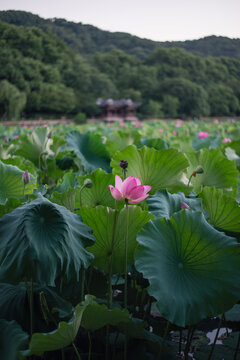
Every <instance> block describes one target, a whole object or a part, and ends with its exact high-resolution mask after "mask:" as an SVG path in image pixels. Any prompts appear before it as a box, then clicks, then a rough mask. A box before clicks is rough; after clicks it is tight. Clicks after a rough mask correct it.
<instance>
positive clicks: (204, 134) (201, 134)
mask: <svg viewBox="0 0 240 360" xmlns="http://www.w3.org/2000/svg"><path fill="white" fill-rule="evenodd" d="M208 136H210V134H209V133H208V132H204V131H199V133H198V138H199V139H205V138H206V137H208Z"/></svg>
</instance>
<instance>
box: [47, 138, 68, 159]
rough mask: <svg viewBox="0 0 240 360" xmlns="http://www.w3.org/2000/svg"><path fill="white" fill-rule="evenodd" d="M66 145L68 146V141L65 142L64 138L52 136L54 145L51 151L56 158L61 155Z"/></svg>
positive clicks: (51, 146)
mask: <svg viewBox="0 0 240 360" xmlns="http://www.w3.org/2000/svg"><path fill="white" fill-rule="evenodd" d="M65 144H66V140H64V139H63V138H62V137H60V136H57V135H53V136H52V144H51V145H50V149H51V150H52V152H53V153H54V156H55V157H56V156H57V155H58V154H59V152H60V151H61V149H62V147H63V145H65Z"/></svg>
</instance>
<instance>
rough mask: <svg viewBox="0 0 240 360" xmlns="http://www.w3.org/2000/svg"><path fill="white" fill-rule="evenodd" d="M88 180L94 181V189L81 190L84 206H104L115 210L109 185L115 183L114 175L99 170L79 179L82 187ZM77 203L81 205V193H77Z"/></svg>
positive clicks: (85, 188)
mask: <svg viewBox="0 0 240 360" xmlns="http://www.w3.org/2000/svg"><path fill="white" fill-rule="evenodd" d="M86 179H90V180H91V181H92V187H91V188H90V189H89V188H87V187H84V188H83V189H82V190H81V202H82V205H84V206H88V207H96V206H98V205H103V206H109V207H112V208H114V207H115V200H114V199H113V197H112V195H111V192H110V190H109V189H108V185H112V184H114V182H115V179H114V176H113V174H107V173H106V172H105V171H104V170H102V169H97V170H95V171H93V172H92V173H91V174H88V175H85V176H81V177H79V183H80V185H81V187H82V186H83V184H84V181H85V180H86ZM76 202H77V204H79V205H80V194H79V191H78V192H77V199H76Z"/></svg>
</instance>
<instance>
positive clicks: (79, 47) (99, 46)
mask: <svg viewBox="0 0 240 360" xmlns="http://www.w3.org/2000/svg"><path fill="white" fill-rule="evenodd" d="M0 20H1V21H4V22H7V23H9V24H13V25H22V26H37V27H40V28H41V29H42V30H43V31H47V32H49V31H50V32H53V33H55V34H56V35H57V36H58V37H60V38H61V39H62V40H64V42H65V43H66V44H67V45H68V46H70V47H71V48H72V49H73V50H75V51H77V52H78V53H80V54H81V55H82V56H89V55H93V54H94V53H96V52H101V53H104V52H108V51H110V50H112V49H119V50H122V51H124V52H126V53H127V54H129V55H135V56H136V57H138V58H140V59H143V58H144V57H146V56H147V55H149V54H151V53H152V51H154V50H155V49H156V48H158V47H167V48H169V47H179V48H182V49H184V50H186V51H189V52H191V53H193V54H195V55H198V56H226V57H231V58H236V59H239V60H240V39H229V38H227V37H221V36H219V37H217V36H208V37H205V38H202V39H199V40H191V41H190V40H189V41H172V42H157V41H152V40H148V39H141V38H139V37H137V36H133V35H130V34H127V33H122V32H109V31H103V30H100V29H98V28H97V27H94V26H92V25H83V24H82V23H74V22H70V21H66V20H64V19H57V18H54V19H42V18H41V17H39V16H37V15H34V14H31V13H29V12H25V11H15V10H8V11H1V12H0Z"/></svg>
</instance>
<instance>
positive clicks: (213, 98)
mask: <svg viewBox="0 0 240 360" xmlns="http://www.w3.org/2000/svg"><path fill="white" fill-rule="evenodd" d="M0 19H2V22H0V44H1V46H0V62H1V65H2V66H1V68H0V83H1V88H2V91H1V90H0V116H2V117H3V118H4V119H6V118H7V117H8V118H10V119H11V118H19V117H20V116H21V114H22V112H23V111H24V113H27V115H29V114H32V113H34V112H41V113H46V114H51V113H52V114H55V116H56V114H58V115H60V114H67V113H71V114H74V115H75V117H76V120H77V121H79V122H80V123H82V122H84V121H85V119H84V115H86V117H91V116H96V115H99V112H100V109H99V107H98V106H97V105H96V99H97V98H99V97H102V98H113V99H116V98H132V100H134V101H137V102H141V103H142V105H141V107H140V108H139V114H140V116H142V117H154V118H156V117H180V116H181V117H196V118H199V117H201V116H208V115H214V116H215V115H225V116H229V115H237V114H239V111H240V104H239V102H240V91H239V82H240V61H239V60H240V52H239V50H238V47H239V39H227V38H223V37H208V38H204V39H200V40H196V41H186V42H172V43H169V42H167V43H156V42H154V41H150V40H146V39H139V38H137V37H133V36H131V35H129V34H123V33H115V34H112V33H109V32H107V31H104V32H103V31H101V30H99V29H97V28H94V27H93V26H90V25H83V24H80V23H79V24H75V23H73V22H68V21H66V20H64V19H54V20H44V19H41V18H40V17H38V16H36V15H32V14H30V13H26V12H21V11H20V12H18V11H16V12H14V11H12V12H11V11H10V12H8V11H7V12H0ZM24 19H25V20H26V23H25V20H24ZM31 25H32V27H31ZM113 38H115V39H116V41H113ZM113 44H114V45H113ZM198 44H199V49H198ZM209 44H211V45H210V47H211V50H209ZM215 44H217V45H218V46H219V47H218V48H217V47H216V46H215ZM222 44H224V45H223V46H222ZM226 44H227V47H226ZM176 46H178V47H179V48H176ZM181 47H182V48H185V49H186V50H188V51H190V52H191V51H192V52H193V53H194V54H195V55H192V54H190V53H189V52H187V51H185V50H183V49H180V48H181ZM229 48H231V51H228V50H226V49H229ZM216 49H217V50H216ZM215 50H216V52H215ZM206 54H208V55H212V56H218V57H217V58H210V57H207V58H200V57H199V55H201V56H202V55H203V56H205V55H206ZM233 54H235V55H233ZM196 55H197V56H196ZM221 55H224V56H231V57H232V56H235V57H236V58H238V59H239V60H235V59H229V58H226V57H219V56H221ZM83 57H85V58H83ZM81 114H82V115H81Z"/></svg>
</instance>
